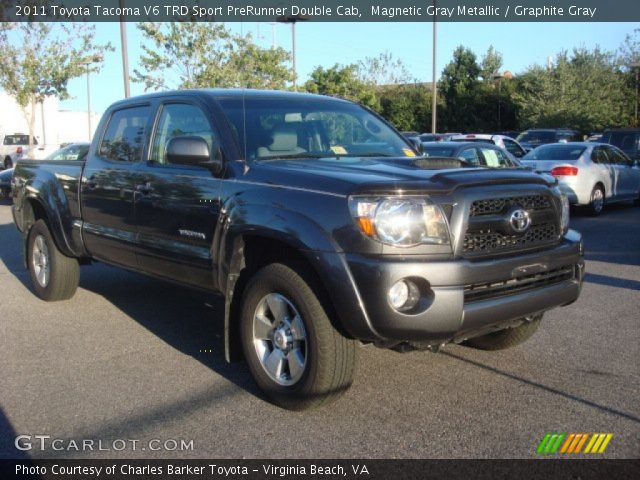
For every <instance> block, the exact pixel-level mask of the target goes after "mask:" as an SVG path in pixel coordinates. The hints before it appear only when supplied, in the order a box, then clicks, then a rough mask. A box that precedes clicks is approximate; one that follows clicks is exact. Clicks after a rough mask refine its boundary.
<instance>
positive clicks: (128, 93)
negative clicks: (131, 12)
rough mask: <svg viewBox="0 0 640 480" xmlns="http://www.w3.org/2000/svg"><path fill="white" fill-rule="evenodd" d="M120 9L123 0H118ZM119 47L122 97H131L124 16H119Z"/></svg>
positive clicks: (122, 5) (122, 7)
mask: <svg viewBox="0 0 640 480" xmlns="http://www.w3.org/2000/svg"><path fill="white" fill-rule="evenodd" d="M120 8H121V10H122V11H124V0H120ZM120 47H121V50H122V75H123V79H124V96H125V98H129V97H130V96H131V89H130V86H129V53H128V49H127V24H126V23H125V21H124V15H120Z"/></svg>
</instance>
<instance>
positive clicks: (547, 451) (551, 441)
mask: <svg viewBox="0 0 640 480" xmlns="http://www.w3.org/2000/svg"><path fill="white" fill-rule="evenodd" d="M556 438H558V434H557V433H554V434H553V435H551V438H550V439H549V441H548V442H547V446H546V447H545V449H544V453H545V455H549V454H550V453H551V449H552V448H553V444H554V443H555V441H556Z"/></svg>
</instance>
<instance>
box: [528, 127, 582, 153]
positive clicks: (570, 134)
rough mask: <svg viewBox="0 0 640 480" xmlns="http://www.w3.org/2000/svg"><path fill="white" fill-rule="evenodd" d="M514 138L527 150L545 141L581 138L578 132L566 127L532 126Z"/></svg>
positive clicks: (554, 141)
mask: <svg viewBox="0 0 640 480" xmlns="http://www.w3.org/2000/svg"><path fill="white" fill-rule="evenodd" d="M516 140H517V141H518V142H519V143H520V145H522V146H523V147H524V148H525V149H526V150H527V151H528V150H532V149H534V148H537V147H539V146H540V145H546V144H547V143H556V142H579V141H581V140H582V138H581V137H580V133H579V132H576V131H575V130H569V129H568V128H532V129H530V130H525V131H524V132H522V133H521V134H520V135H518V136H517V137H516Z"/></svg>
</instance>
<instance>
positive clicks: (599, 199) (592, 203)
mask: <svg viewBox="0 0 640 480" xmlns="http://www.w3.org/2000/svg"><path fill="white" fill-rule="evenodd" d="M589 198H590V200H589V207H588V208H589V213H590V214H591V215H593V216H594V217H595V216H598V215H600V214H601V213H602V209H603V208H604V201H605V200H604V199H605V197H604V188H602V185H596V186H595V187H593V190H591V196H590V197H589Z"/></svg>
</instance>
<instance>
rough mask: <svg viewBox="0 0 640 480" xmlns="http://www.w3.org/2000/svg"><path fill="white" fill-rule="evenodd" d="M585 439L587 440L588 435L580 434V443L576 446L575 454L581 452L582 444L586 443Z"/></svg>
mask: <svg viewBox="0 0 640 480" xmlns="http://www.w3.org/2000/svg"><path fill="white" fill-rule="evenodd" d="M587 438H589V434H588V433H583V434H582V440H580V443H579V444H578V445H577V446H576V452H575V453H580V450H582V446H583V445H584V442H586V441H587Z"/></svg>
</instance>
